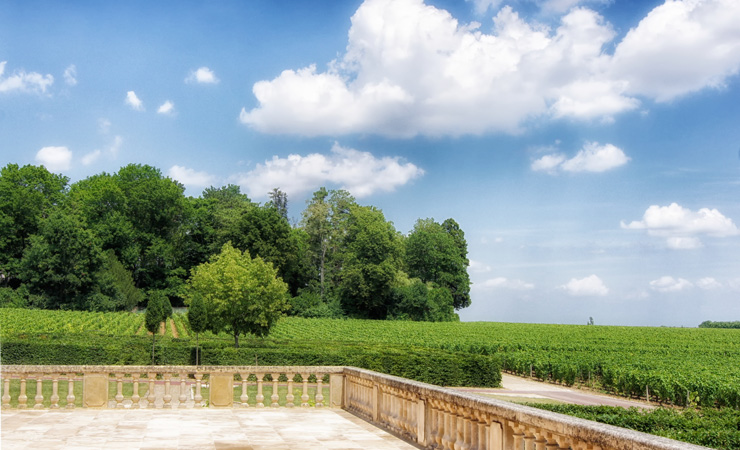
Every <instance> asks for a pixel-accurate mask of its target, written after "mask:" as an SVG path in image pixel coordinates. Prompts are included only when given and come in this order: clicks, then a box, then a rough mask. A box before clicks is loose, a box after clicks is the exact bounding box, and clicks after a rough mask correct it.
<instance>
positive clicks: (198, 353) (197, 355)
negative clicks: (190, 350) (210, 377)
mask: <svg viewBox="0 0 740 450" xmlns="http://www.w3.org/2000/svg"><path fill="white" fill-rule="evenodd" d="M198 334H199V333H195V366H196V367H197V366H198V361H200V358H199V356H200V346H199V345H198Z"/></svg>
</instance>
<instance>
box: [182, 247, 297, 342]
mask: <svg viewBox="0 0 740 450" xmlns="http://www.w3.org/2000/svg"><path fill="white" fill-rule="evenodd" d="M188 285H189V294H188V295H189V298H190V300H191V301H192V299H193V298H194V296H196V295H200V296H201V297H202V298H203V301H204V302H205V304H206V308H207V309H208V315H209V320H208V323H209V327H210V329H212V330H213V331H216V332H217V331H220V330H226V331H228V332H230V333H231V334H232V336H234V346H235V347H237V348H238V347H239V336H240V335H242V334H245V333H251V334H254V335H255V336H260V337H261V336H266V335H267V334H268V333H269V332H270V329H271V328H272V326H273V325H274V324H275V323H276V322H277V320H278V319H279V318H280V317H281V316H282V315H283V312H284V311H285V310H286V309H287V307H288V302H287V291H288V287H287V286H286V284H285V283H284V282H283V281H282V280H281V279H280V278H279V277H278V275H277V271H276V270H275V269H274V268H273V267H272V264H270V263H267V262H265V261H263V260H262V258H259V257H257V258H254V259H252V258H251V257H250V256H249V253H247V252H241V251H239V250H237V249H235V248H234V247H232V246H231V244H228V243H227V244H225V245H224V247H223V248H222V250H221V253H219V254H217V255H214V256H213V257H211V259H210V261H209V262H207V263H204V264H201V265H199V266H198V267H195V268H194V269H193V271H192V275H191V277H190V279H189V280H188Z"/></svg>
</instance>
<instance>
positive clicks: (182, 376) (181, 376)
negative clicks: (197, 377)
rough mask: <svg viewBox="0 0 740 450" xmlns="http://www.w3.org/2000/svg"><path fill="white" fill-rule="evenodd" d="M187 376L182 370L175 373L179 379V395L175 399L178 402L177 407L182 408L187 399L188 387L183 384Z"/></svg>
mask: <svg viewBox="0 0 740 450" xmlns="http://www.w3.org/2000/svg"><path fill="white" fill-rule="evenodd" d="M187 377H188V374H186V373H184V372H180V373H178V374H177V378H179V379H180V396H179V397H178V398H177V401H178V402H179V404H178V405H177V407H178V408H184V407H185V402H187V401H188V395H187V394H186V392H187V389H188V387H187V384H185V380H186V379H187Z"/></svg>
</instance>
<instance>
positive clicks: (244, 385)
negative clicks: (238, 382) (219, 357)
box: [239, 373, 249, 408]
mask: <svg viewBox="0 0 740 450" xmlns="http://www.w3.org/2000/svg"><path fill="white" fill-rule="evenodd" d="M239 376H240V377H241V378H242V395H241V396H239V401H240V402H242V408H247V407H249V393H248V392H247V379H248V378H249V374H248V373H240V374H239Z"/></svg>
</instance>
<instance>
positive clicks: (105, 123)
mask: <svg viewBox="0 0 740 450" xmlns="http://www.w3.org/2000/svg"><path fill="white" fill-rule="evenodd" d="M111 125H112V124H111V123H110V120H108V119H105V118H100V119H98V131H99V132H100V133H101V134H108V132H109V131H110V127H111Z"/></svg>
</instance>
